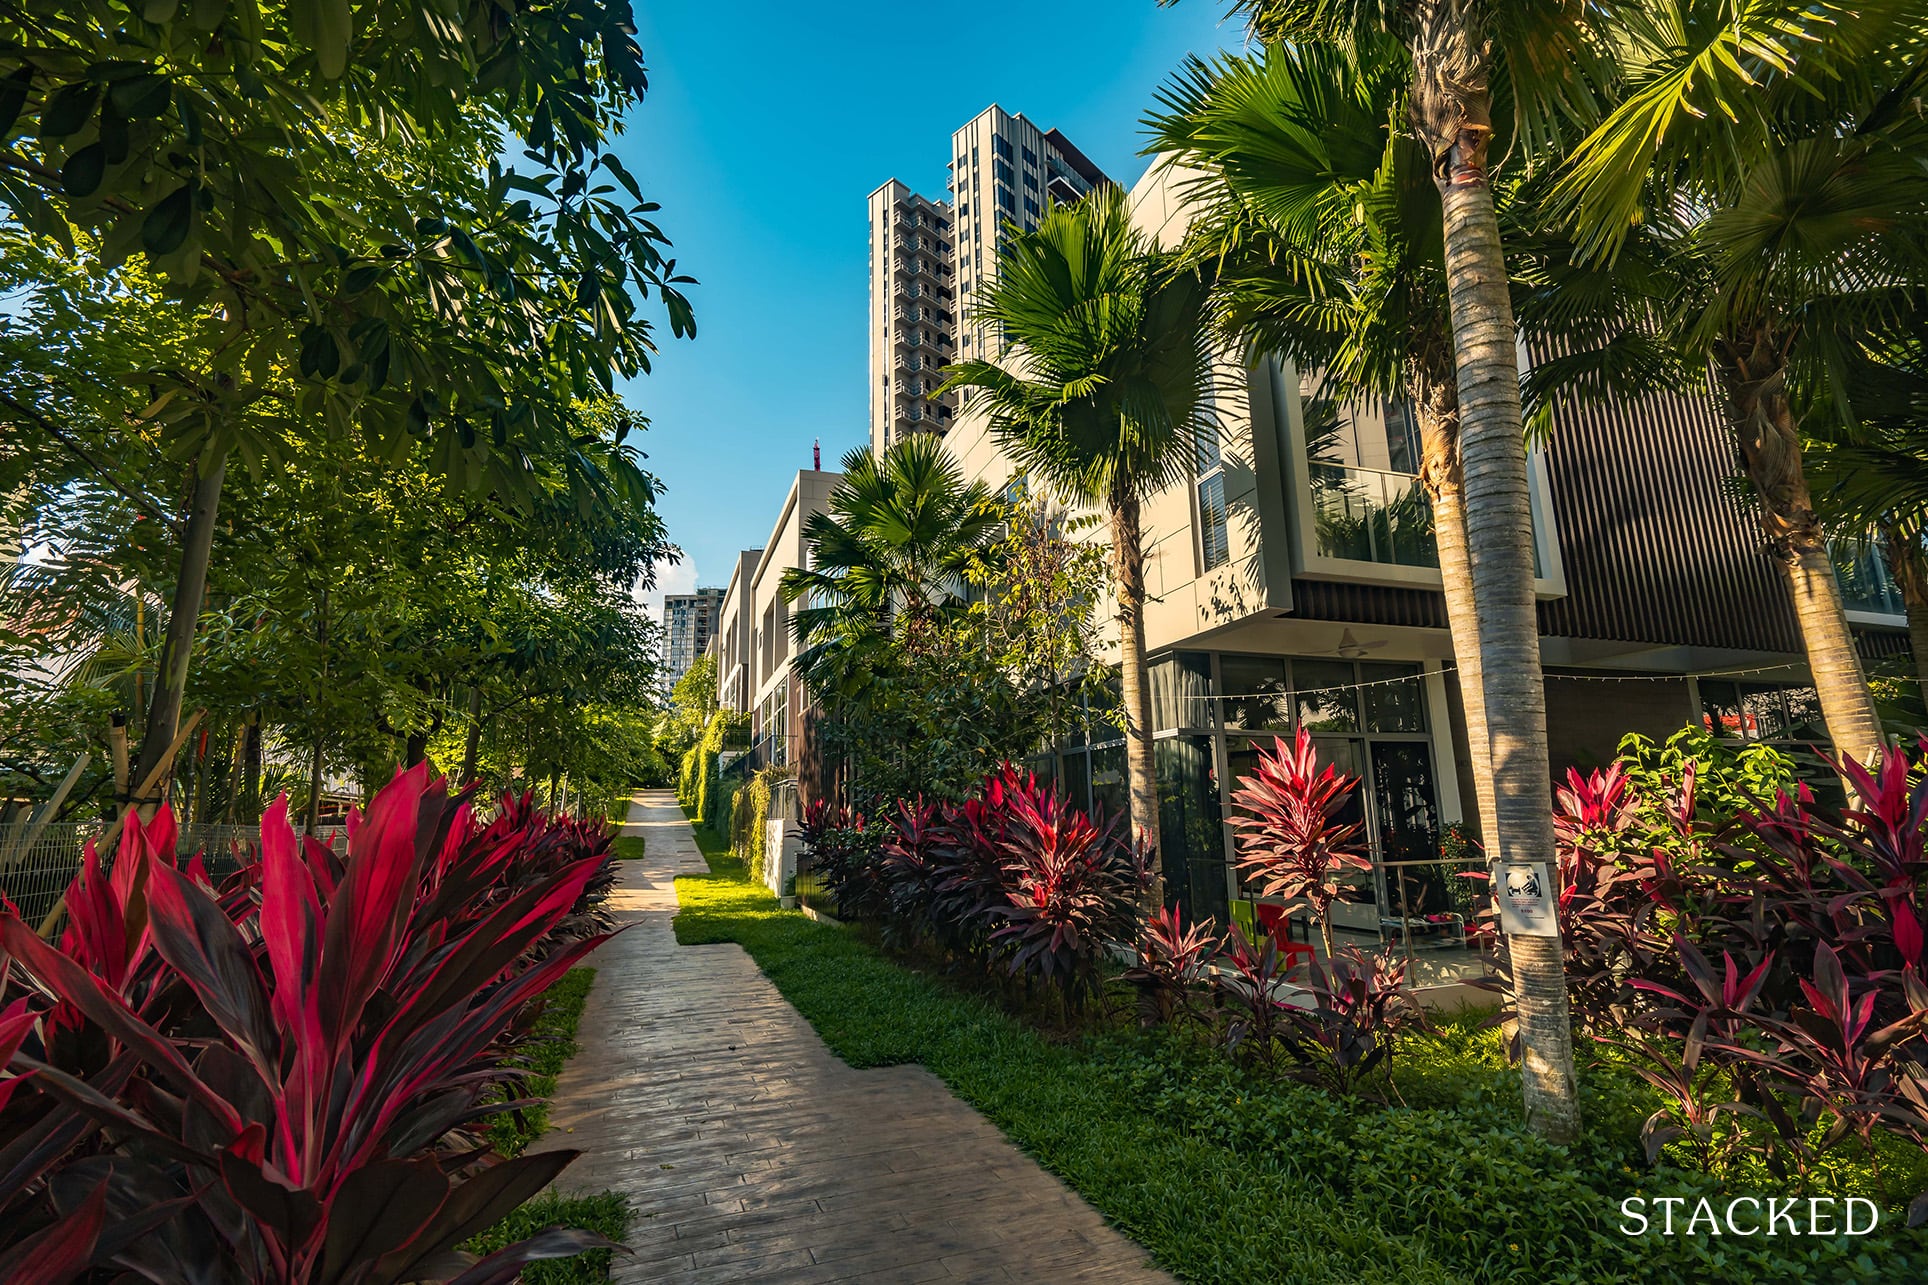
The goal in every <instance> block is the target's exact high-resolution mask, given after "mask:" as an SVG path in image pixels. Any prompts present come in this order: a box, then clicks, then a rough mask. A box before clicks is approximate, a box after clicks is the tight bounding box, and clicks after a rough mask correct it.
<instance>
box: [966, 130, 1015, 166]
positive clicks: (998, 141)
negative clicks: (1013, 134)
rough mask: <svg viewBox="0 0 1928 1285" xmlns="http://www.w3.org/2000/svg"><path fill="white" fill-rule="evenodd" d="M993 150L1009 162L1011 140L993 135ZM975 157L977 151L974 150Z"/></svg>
mask: <svg viewBox="0 0 1928 1285" xmlns="http://www.w3.org/2000/svg"><path fill="white" fill-rule="evenodd" d="M991 150H992V151H993V152H996V153H997V154H998V155H999V156H1002V157H1003V158H1004V159H1005V160H1007V161H1008V160H1010V159H1011V140H1010V139H1008V138H1005V137H1004V136H1003V135H1001V134H998V135H993V136H992V138H991ZM973 155H975V149H973Z"/></svg>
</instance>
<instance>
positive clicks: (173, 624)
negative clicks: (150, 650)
mask: <svg viewBox="0 0 1928 1285" xmlns="http://www.w3.org/2000/svg"><path fill="white" fill-rule="evenodd" d="M227 471H228V458H227V456H226V455H222V456H220V457H219V458H217V459H215V460H214V461H213V462H212V463H205V462H204V463H203V464H199V465H196V466H195V469H194V491H193V497H192V498H191V499H190V500H189V501H188V514H187V526H186V527H185V529H184V530H183V531H182V534H181V574H180V575H179V576H177V577H176V578H175V580H174V601H173V602H172V603H170V604H169V605H168V616H167V638H166V640H165V641H164V642H163V643H162V644H161V663H160V671H159V672H158V673H157V674H155V676H154V695H153V698H152V700H151V701H150V702H149V704H148V707H147V722H146V724H145V725H144V726H143V727H142V729H141V752H140V757H139V758H138V759H137V760H136V761H135V767H134V775H133V778H132V779H133V781H134V782H135V783H136V785H137V786H138V784H139V783H140V782H142V781H145V780H146V779H147V778H148V776H149V775H150V774H151V773H152V772H153V771H154V769H155V767H157V766H158V765H159V764H160V761H161V756H162V755H164V754H166V753H167V747H168V746H169V745H171V744H173V743H174V734H175V733H176V732H178V731H179V730H180V729H181V702H182V700H183V698H184V697H185V695H186V693H187V670H188V661H189V660H190V659H191V657H192V656H193V654H194V631H195V629H196V627H197V626H198V625H199V624H200V620H201V601H202V599H203V598H204V597H205V596H206V594H207V584H208V561H209V559H210V558H211V557H212V556H213V551H214V526H215V522H216V520H217V519H218V518H219V516H220V509H221V481H222V479H223V478H224V477H225V476H226V474H227ZM166 796H167V786H166V785H165V784H162V785H161V787H160V789H159V792H158V795H157V797H154V798H151V799H137V800H135V801H134V805H135V807H136V808H137V809H138V810H139V813H140V815H141V817H142V819H146V818H148V817H150V816H152V815H153V812H154V810H155V808H157V807H158V806H159V805H160V802H161V799H163V798H165V797H166Z"/></svg>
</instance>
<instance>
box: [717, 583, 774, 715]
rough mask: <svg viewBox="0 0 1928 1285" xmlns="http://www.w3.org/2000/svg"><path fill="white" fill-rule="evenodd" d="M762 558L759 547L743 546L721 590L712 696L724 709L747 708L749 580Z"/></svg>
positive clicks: (748, 690) (738, 711) (745, 712)
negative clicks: (734, 566) (714, 689)
mask: <svg viewBox="0 0 1928 1285" xmlns="http://www.w3.org/2000/svg"><path fill="white" fill-rule="evenodd" d="M762 558H763V550H761V549H745V550H744V551H743V552H742V553H741V554H739V555H738V556H737V560H736V569H735V570H734V571H733V572H731V573H730V584H729V587H728V588H727V589H725V590H724V591H723V612H722V619H721V621H720V623H719V624H718V626H717V633H716V640H715V642H716V698H717V704H718V705H720V706H722V707H723V708H724V709H733V710H735V711H736V712H737V713H739V714H747V713H749V711H750V695H751V693H750V663H749V662H750V613H749V610H748V606H747V595H748V593H749V590H750V579H751V577H753V576H754V575H755V574H756V568H757V563H758V562H760V561H761V560H762Z"/></svg>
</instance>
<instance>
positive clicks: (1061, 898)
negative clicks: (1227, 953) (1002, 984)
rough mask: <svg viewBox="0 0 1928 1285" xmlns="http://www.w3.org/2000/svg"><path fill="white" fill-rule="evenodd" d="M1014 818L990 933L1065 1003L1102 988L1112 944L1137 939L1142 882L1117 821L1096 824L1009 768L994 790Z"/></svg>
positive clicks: (1010, 959)
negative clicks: (1103, 963) (1001, 901)
mask: <svg viewBox="0 0 1928 1285" xmlns="http://www.w3.org/2000/svg"><path fill="white" fill-rule="evenodd" d="M993 790H994V791H995V792H996V797H997V799H998V801H999V805H1000V806H1001V807H1002V809H1003V810H1004V811H1005V812H1006V813H1007V814H1008V822H1007V825H1006V829H1005V837H1004V845H1003V846H1004V851H1005V853H1006V854H1007V857H1008V865H1007V867H1006V869H1007V872H1008V882H1007V885H1006V887H1005V889H1004V896H1005V900H1006V903H1007V904H1005V905H1002V906H999V907H996V909H995V915H996V917H997V918H998V919H1000V920H1002V921H1003V924H1002V926H1001V927H999V928H998V929H997V931H995V932H994V933H992V934H991V942H992V944H993V945H995V946H998V947H1001V948H1003V949H1004V950H1005V951H1006V952H1007V955H1006V958H1007V963H1008V967H1009V968H1010V971H1011V972H1012V973H1013V974H1016V975H1020V976H1024V977H1037V978H1039V979H1041V980H1043V981H1044V982H1046V983H1048V984H1050V985H1052V986H1054V987H1056V988H1057V989H1058V991H1059V993H1060V995H1061V996H1062V997H1063V999H1064V1001H1065V1004H1066V1007H1067V1008H1075V1007H1076V1006H1077V1005H1078V1003H1079V1002H1080V1001H1081V1000H1082V999H1083V997H1084V996H1085V995H1087V994H1091V993H1094V992H1096V990H1097V989H1098V965H1099V961H1100V959H1101V958H1102V956H1103V952H1104V947H1105V944H1106V943H1107V942H1112V941H1118V940H1129V939H1130V937H1131V936H1132V934H1133V932H1134V931H1135V928H1136V925H1137V919H1138V915H1137V904H1138V897H1139V895H1140V894H1141V893H1142V891H1143V888H1142V886H1141V885H1142V881H1141V878H1140V871H1139V866H1138V863H1137V861H1136V860H1135V858H1134V855H1133V852H1132V849H1131V846H1130V845H1129V844H1128V843H1126V842H1125V841H1124V840H1123V839H1122V838H1120V837H1119V836H1118V835H1117V834H1116V833H1115V832H1114V828H1113V827H1112V826H1110V825H1105V824H1101V823H1099V822H1098V821H1094V820H1093V819H1092V818H1091V817H1090V816H1088V815H1086V814H1085V813H1084V812H1081V811H1079V810H1078V809H1076V808H1074V807H1072V806H1071V805H1070V804H1069V803H1068V802H1066V801H1065V799H1064V797H1063V796H1062V795H1060V794H1059V793H1058V792H1057V790H1056V788H1055V787H1053V786H1049V785H1042V786H1041V785H1040V784H1039V783H1038V781H1037V779H1036V778H1035V777H1033V776H1031V775H1029V774H1025V775H1023V776H1020V775H1018V773H1017V772H1016V771H1015V770H1014V769H1012V768H1010V767H1009V766H1007V767H1006V768H1005V770H1004V772H1003V773H1002V775H1001V776H1000V777H997V778H993V779H992V781H991V782H990V783H989V784H988V788H987V790H986V795H987V798H986V802H987V805H989V802H990V797H991V795H992V791H993Z"/></svg>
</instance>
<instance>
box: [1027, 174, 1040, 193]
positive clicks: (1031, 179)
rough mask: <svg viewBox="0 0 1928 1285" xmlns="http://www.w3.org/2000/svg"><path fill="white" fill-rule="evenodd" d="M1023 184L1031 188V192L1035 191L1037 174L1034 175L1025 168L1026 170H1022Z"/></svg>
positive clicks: (1036, 188)
mask: <svg viewBox="0 0 1928 1285" xmlns="http://www.w3.org/2000/svg"><path fill="white" fill-rule="evenodd" d="M1024 185H1025V186H1026V187H1028V188H1030V189H1031V190H1032V191H1033V192H1035V191H1037V190H1038V176H1037V175H1035V174H1033V173H1032V172H1031V171H1030V170H1026V171H1025V172H1024Z"/></svg>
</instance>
